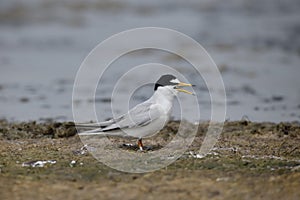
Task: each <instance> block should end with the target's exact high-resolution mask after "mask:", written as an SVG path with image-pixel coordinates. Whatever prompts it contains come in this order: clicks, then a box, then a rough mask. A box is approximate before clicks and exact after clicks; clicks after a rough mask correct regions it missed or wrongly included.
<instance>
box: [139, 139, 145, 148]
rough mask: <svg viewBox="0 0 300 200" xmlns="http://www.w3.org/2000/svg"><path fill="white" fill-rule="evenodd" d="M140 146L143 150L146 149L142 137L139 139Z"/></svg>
mask: <svg viewBox="0 0 300 200" xmlns="http://www.w3.org/2000/svg"><path fill="white" fill-rule="evenodd" d="M138 146H139V148H140V150H141V151H144V145H143V143H142V138H140V139H139V140H138Z"/></svg>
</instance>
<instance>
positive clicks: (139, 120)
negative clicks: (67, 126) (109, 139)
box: [76, 74, 194, 151]
mask: <svg viewBox="0 0 300 200" xmlns="http://www.w3.org/2000/svg"><path fill="white" fill-rule="evenodd" d="M187 86H190V87H191V86H193V85H191V84H189V83H183V82H180V81H179V80H178V79H177V78H176V77H175V76H173V75H170V74H166V75H163V76H161V77H160V78H159V79H158V81H157V82H156V83H155V86H154V94H153V95H152V97H151V98H149V99H148V100H146V101H145V102H143V103H141V104H138V105H136V106H135V107H133V108H132V109H131V110H129V111H128V112H127V113H126V114H124V115H121V116H119V117H116V118H114V119H111V120H108V121H104V122H99V123H89V124H76V127H77V128H91V129H92V130H89V131H85V132H81V133H79V135H80V136H87V135H102V136H121V137H134V138H138V147H139V149H140V150H141V151H143V150H144V146H143V143H142V138H145V137H150V136H152V135H154V134H156V133H157V132H159V131H160V130H161V129H162V128H163V127H164V126H165V125H166V124H167V123H168V121H169V119H170V115H171V110H172V106H173V100H174V97H175V96H176V95H177V94H178V92H184V93H187V94H191V95H194V94H193V93H192V92H190V91H187V90H185V89H183V88H182V87H187Z"/></svg>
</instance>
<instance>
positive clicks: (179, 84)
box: [176, 83, 194, 95]
mask: <svg viewBox="0 0 300 200" xmlns="http://www.w3.org/2000/svg"><path fill="white" fill-rule="evenodd" d="M187 86H189V87H192V86H193V85H192V84H189V83H178V84H177V87H187ZM176 90H177V91H178V92H184V93H187V94H192V95H194V93H192V92H190V91H187V90H185V89H182V88H176Z"/></svg>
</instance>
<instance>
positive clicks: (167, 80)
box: [154, 74, 177, 91]
mask: <svg viewBox="0 0 300 200" xmlns="http://www.w3.org/2000/svg"><path fill="white" fill-rule="evenodd" d="M174 79H176V77H175V76H173V75H171V74H166V75H163V76H161V77H160V78H159V79H158V81H156V83H155V86H154V91H155V90H157V88H158V87H160V86H167V85H177V83H172V82H171V80H174Z"/></svg>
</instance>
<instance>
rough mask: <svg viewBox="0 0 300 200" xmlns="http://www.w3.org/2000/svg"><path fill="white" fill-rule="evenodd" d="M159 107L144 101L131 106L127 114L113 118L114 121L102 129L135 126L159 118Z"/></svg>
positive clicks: (108, 129)
mask: <svg viewBox="0 0 300 200" xmlns="http://www.w3.org/2000/svg"><path fill="white" fill-rule="evenodd" d="M160 115H161V112H160V107H159V106H157V105H155V104H152V103H151V102H144V103H142V104H139V105H137V106H136V107H134V108H132V109H131V110H130V111H129V112H128V113H127V114H125V115H122V116H120V117H119V118H117V119H115V120H116V122H115V123H114V124H111V125H109V126H107V127H105V128H103V129H102V130H103V131H110V130H115V129H123V128H135V127H142V126H145V125H147V124H149V123H151V122H152V121H154V120H156V119H157V118H159V117H160Z"/></svg>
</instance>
